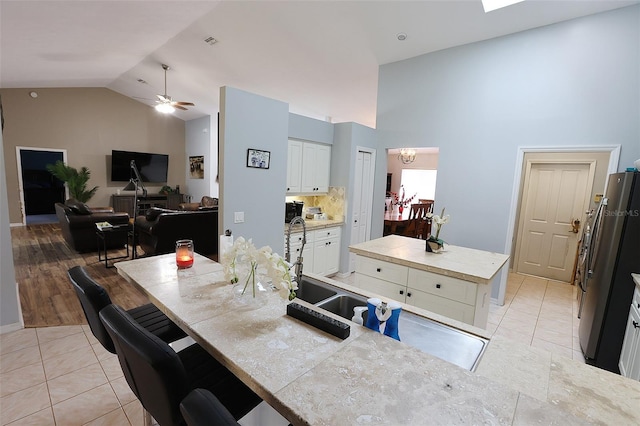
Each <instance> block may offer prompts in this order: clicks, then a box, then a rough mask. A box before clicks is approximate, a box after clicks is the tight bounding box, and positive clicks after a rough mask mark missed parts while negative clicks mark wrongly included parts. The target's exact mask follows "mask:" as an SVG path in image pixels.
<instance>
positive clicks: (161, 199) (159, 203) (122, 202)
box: [111, 194, 184, 217]
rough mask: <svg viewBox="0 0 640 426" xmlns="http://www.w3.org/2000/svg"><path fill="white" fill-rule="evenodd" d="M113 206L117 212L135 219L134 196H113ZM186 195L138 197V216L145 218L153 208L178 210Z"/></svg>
mask: <svg viewBox="0 0 640 426" xmlns="http://www.w3.org/2000/svg"><path fill="white" fill-rule="evenodd" d="M111 197H112V201H111V205H112V206H113V210H115V211H116V212H126V213H128V214H129V217H134V214H133V207H134V204H135V199H134V197H133V195H112V196H111ZM183 197H184V194H169V195H164V194H147V196H146V197H142V196H139V197H138V214H137V216H144V215H145V214H147V210H149V209H150V208H151V207H161V208H163V209H171V210H178V205H179V204H180V203H182V202H184V201H183Z"/></svg>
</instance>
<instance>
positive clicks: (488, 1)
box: [482, 0, 524, 13]
mask: <svg viewBox="0 0 640 426" xmlns="http://www.w3.org/2000/svg"><path fill="white" fill-rule="evenodd" d="M522 1H524V0H482V7H484V13H489V12H491V11H493V10H496V9H501V8H503V7H507V6H511V5H512V4H516V3H520V2H522Z"/></svg>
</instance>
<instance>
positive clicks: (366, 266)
mask: <svg viewBox="0 0 640 426" xmlns="http://www.w3.org/2000/svg"><path fill="white" fill-rule="evenodd" d="M356 272H359V273H361V274H363V275H368V276H370V277H374V278H378V279H381V280H385V281H389V282H392V283H394V284H399V285H401V286H405V285H406V284H407V276H408V274H409V268H408V267H406V266H402V265H396V264H395V263H389V262H385V261H383V260H377V259H371V258H369V257H364V256H358V257H357V258H356Z"/></svg>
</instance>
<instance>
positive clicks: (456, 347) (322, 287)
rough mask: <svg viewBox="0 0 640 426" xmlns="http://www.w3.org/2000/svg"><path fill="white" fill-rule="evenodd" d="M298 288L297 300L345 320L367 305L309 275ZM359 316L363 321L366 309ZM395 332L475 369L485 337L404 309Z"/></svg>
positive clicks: (362, 299) (425, 349)
mask: <svg viewBox="0 0 640 426" xmlns="http://www.w3.org/2000/svg"><path fill="white" fill-rule="evenodd" d="M298 287H299V288H300V289H301V290H302V291H297V292H296V294H297V297H299V298H300V299H302V300H304V301H306V302H309V303H311V304H314V305H315V306H317V307H319V308H322V309H325V310H327V311H329V312H332V313H334V314H336V315H339V316H341V317H343V318H346V319H348V320H351V318H352V317H353V308H354V307H355V306H367V298H366V297H364V296H360V295H358V294H355V293H351V292H348V291H346V290H342V289H337V288H335V287H333V286H331V285H330V284H327V283H324V282H322V281H318V280H314V279H312V278H309V277H304V278H303V280H302V283H300V284H299V285H298ZM362 319H363V320H364V323H365V324H366V323H367V311H364V312H363V315H362ZM383 330H384V329H383ZM398 331H399V334H400V340H401V341H402V342H404V343H406V344H407V345H409V346H412V347H414V348H416V349H419V350H421V351H422V352H426V353H428V354H430V355H433V356H436V357H438V358H440V359H443V360H445V361H448V362H450V363H452V364H456V365H458V366H460V367H462V368H466V369H467V370H470V371H473V370H475V368H476V366H477V364H478V362H479V361H480V357H481V356H482V354H483V353H484V350H485V348H486V346H487V343H488V340H487V339H483V338H481V337H478V336H475V335H473V334H469V333H466V332H463V331H461V330H458V329H455V328H453V327H449V326H446V325H443V324H440V323H437V322H435V321H431V320H429V319H427V318H424V317H421V316H419V315H415V314H412V313H410V312H406V311H403V312H402V313H401V314H400V319H399V323H398Z"/></svg>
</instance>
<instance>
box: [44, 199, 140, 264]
mask: <svg viewBox="0 0 640 426" xmlns="http://www.w3.org/2000/svg"><path fill="white" fill-rule="evenodd" d="M55 208H56V216H58V222H59V223H60V228H61V230H62V236H63V237H64V240H65V241H66V242H67V244H68V245H69V247H71V248H72V249H74V250H75V251H77V252H79V253H86V252H93V251H98V239H97V236H96V231H97V228H96V223H98V222H109V223H110V224H112V225H124V224H128V223H129V214H128V213H116V212H114V211H113V208H112V207H88V206H87V205H86V204H84V203H81V202H79V201H76V200H74V199H69V200H67V201H65V203H64V204H62V203H56V204H55ZM126 242H127V236H126V234H117V235H113V238H109V239H108V244H107V249H115V248H122V247H124V245H125V243H126Z"/></svg>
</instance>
